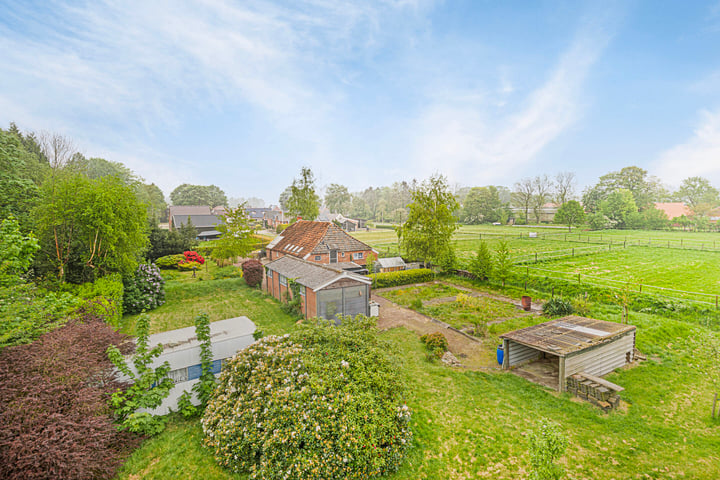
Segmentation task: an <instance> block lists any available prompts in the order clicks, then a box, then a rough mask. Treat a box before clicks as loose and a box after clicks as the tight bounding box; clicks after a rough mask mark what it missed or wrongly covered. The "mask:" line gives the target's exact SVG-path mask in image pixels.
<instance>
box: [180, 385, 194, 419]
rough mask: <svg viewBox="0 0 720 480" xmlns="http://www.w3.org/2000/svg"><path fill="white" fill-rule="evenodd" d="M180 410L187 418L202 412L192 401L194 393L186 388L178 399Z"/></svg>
mask: <svg viewBox="0 0 720 480" xmlns="http://www.w3.org/2000/svg"><path fill="white" fill-rule="evenodd" d="M177 407H178V410H177V411H178V412H179V413H180V415H182V416H183V417H185V418H192V417H195V416H197V415H199V414H200V411H199V409H198V407H196V406H195V405H193V403H192V394H191V393H190V392H188V391H187V390H185V391H184V392H183V393H182V395H180V397H178V401H177Z"/></svg>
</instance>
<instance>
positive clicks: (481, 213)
mask: <svg viewBox="0 0 720 480" xmlns="http://www.w3.org/2000/svg"><path fill="white" fill-rule="evenodd" d="M503 213H504V212H503V204H502V202H501V201H500V193H499V192H498V188H497V187H494V186H492V185H491V186H489V187H474V188H473V189H471V190H470V193H468V195H467V197H466V198H465V201H464V202H463V210H462V219H463V222H465V223H470V224H473V223H492V222H498V221H500V220H501V217H502V215H503Z"/></svg>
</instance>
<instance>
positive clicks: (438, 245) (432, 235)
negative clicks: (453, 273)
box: [398, 175, 459, 267]
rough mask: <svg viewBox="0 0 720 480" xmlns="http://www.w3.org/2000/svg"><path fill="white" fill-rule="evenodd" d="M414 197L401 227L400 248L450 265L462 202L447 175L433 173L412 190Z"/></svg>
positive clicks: (407, 252) (399, 233)
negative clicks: (459, 208)
mask: <svg viewBox="0 0 720 480" xmlns="http://www.w3.org/2000/svg"><path fill="white" fill-rule="evenodd" d="M412 200H413V201H412V203H411V204H410V214H409V217H408V219H407V221H406V222H405V223H404V224H403V225H402V226H401V227H398V235H399V237H400V245H401V248H402V249H403V250H404V251H405V253H406V254H407V256H409V257H412V258H418V259H421V260H423V261H425V262H432V263H435V264H438V265H442V266H444V267H451V266H452V265H453V264H454V261H455V252H454V251H453V247H452V244H451V240H452V235H453V233H454V232H455V230H457V228H458V224H457V222H456V220H455V216H454V212H455V210H457V209H458V207H459V205H458V203H457V200H455V196H454V195H453V194H452V192H451V191H450V188H449V187H448V183H447V180H446V178H445V177H443V176H442V175H433V176H431V177H430V178H429V179H428V180H426V181H424V182H423V183H422V184H420V185H419V186H418V187H417V188H416V189H415V190H414V191H413V195H412Z"/></svg>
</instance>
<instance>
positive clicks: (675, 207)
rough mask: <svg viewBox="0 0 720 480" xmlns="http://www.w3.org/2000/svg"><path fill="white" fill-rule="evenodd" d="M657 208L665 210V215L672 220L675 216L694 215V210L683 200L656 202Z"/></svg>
mask: <svg viewBox="0 0 720 480" xmlns="http://www.w3.org/2000/svg"><path fill="white" fill-rule="evenodd" d="M655 208H657V209H658V210H660V211H662V212H665V215H667V217H668V218H669V219H670V220H672V219H673V218H678V217H682V216H683V215H685V216H686V217H690V216H692V214H693V212H692V210H690V208H689V207H688V206H687V205H685V204H684V203H683V202H655Z"/></svg>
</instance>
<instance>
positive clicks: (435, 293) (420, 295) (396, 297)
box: [382, 283, 462, 307]
mask: <svg viewBox="0 0 720 480" xmlns="http://www.w3.org/2000/svg"><path fill="white" fill-rule="evenodd" d="M458 293H462V290H459V289H457V288H455V287H453V286H450V285H445V284H444V283H432V284H430V285H423V286H419V287H415V286H412V287H405V288H396V289H393V290H386V291H384V292H383V293H382V296H383V297H385V298H387V299H388V300H390V301H391V302H395V303H397V304H398V305H403V306H406V307H407V306H410V305H411V304H412V303H413V301H415V300H417V299H420V300H422V301H427V300H433V299H436V298H444V297H454V296H457V294H458Z"/></svg>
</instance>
